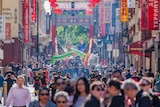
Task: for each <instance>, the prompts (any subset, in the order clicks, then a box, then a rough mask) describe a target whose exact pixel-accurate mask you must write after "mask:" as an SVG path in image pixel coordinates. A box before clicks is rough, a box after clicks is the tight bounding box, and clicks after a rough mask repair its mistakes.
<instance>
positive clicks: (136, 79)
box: [131, 70, 140, 82]
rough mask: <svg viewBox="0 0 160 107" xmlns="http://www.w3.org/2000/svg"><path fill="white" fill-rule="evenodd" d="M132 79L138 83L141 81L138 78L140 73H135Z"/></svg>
mask: <svg viewBox="0 0 160 107" xmlns="http://www.w3.org/2000/svg"><path fill="white" fill-rule="evenodd" d="M131 78H132V79H133V80H135V81H136V82H138V81H139V80H140V77H139V76H138V72H137V71H136V70H135V71H134V72H133V76H132V77H131Z"/></svg>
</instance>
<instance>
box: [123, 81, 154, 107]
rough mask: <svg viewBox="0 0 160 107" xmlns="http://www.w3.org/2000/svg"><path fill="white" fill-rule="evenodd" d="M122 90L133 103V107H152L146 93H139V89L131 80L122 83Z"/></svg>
mask: <svg viewBox="0 0 160 107" xmlns="http://www.w3.org/2000/svg"><path fill="white" fill-rule="evenodd" d="M122 89H123V90H124V92H125V94H126V95H127V96H128V98H129V99H131V101H133V102H135V103H134V107H152V103H151V99H150V97H149V96H148V93H146V92H143V91H140V87H139V86H138V85H136V82H135V81H134V80H132V79H128V80H126V81H124V84H123V85H122Z"/></svg>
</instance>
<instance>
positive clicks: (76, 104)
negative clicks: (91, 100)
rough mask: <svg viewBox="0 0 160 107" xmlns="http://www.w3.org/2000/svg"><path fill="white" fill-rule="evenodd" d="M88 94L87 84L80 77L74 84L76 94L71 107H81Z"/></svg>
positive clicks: (85, 80)
mask: <svg viewBox="0 0 160 107" xmlns="http://www.w3.org/2000/svg"><path fill="white" fill-rule="evenodd" d="M88 94H89V82H88V80H87V79H86V78H84V77H81V78H79V79H78V81H77V83H76V94H75V96H74V100H73V107H81V106H82V105H83V103H84V101H85V99H86V97H87V96H88Z"/></svg>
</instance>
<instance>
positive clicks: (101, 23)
mask: <svg viewBox="0 0 160 107" xmlns="http://www.w3.org/2000/svg"><path fill="white" fill-rule="evenodd" d="M99 6H100V8H99V26H100V27H101V31H102V33H101V34H102V36H106V24H105V16H104V11H105V7H104V3H103V1H101V2H100V3H99Z"/></svg>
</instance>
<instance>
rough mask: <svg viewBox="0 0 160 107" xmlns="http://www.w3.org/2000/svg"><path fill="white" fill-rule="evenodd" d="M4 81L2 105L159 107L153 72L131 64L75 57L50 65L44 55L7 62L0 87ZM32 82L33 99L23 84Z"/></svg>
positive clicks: (21, 106) (159, 101)
mask: <svg viewBox="0 0 160 107" xmlns="http://www.w3.org/2000/svg"><path fill="white" fill-rule="evenodd" d="M4 81H7V94H8V97H7V100H6V107H9V106H10V105H12V106H13V107H27V106H29V107H160V100H159V98H158V95H156V94H155V93H154V91H157V90H158V88H157V87H158V86H157V87H156V85H155V84H156V82H155V77H154V74H153V73H152V72H147V71H146V72H144V73H143V72H142V70H140V71H136V70H135V69H134V68H133V65H131V68H126V69H120V67H118V68H116V67H114V68H113V69H110V68H103V69H96V67H94V66H92V67H85V66H84V65H83V62H82V61H81V59H80V58H79V57H76V58H71V59H69V58H68V59H65V60H61V61H57V62H56V63H55V64H54V65H50V60H49V59H47V58H46V57H41V58H40V59H39V60H38V61H37V59H36V57H31V60H30V62H29V63H28V64H27V65H21V64H14V63H11V64H10V65H7V66H6V67H5V74H4V78H3V76H0V87H2V88H3V82H4ZM15 83H16V84H17V85H14V84H15ZM32 84H33V87H34V89H35V91H34V94H35V95H34V96H38V99H37V100H35V101H33V100H31V96H30V92H29V90H28V88H27V87H26V86H27V85H32ZM2 90H3V89H2ZM1 92H2V91H1V88H0V100H1V98H2V93H1Z"/></svg>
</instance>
